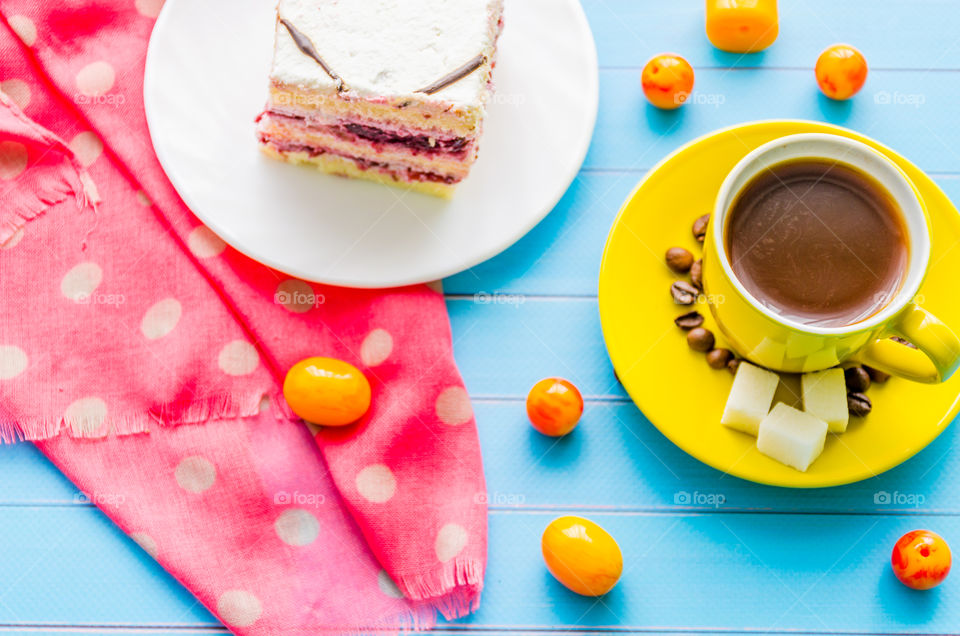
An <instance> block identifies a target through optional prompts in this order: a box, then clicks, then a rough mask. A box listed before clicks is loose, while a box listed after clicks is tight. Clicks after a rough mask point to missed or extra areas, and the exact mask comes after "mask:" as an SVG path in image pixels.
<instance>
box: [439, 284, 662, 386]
mask: <svg viewBox="0 0 960 636" xmlns="http://www.w3.org/2000/svg"><path fill="white" fill-rule="evenodd" d="M664 293H666V292H664ZM447 308H448V310H449V312H450V320H451V323H452V325H453V338H454V344H453V350H454V355H455V356H456V358H457V360H458V361H459V364H460V370H461V372H462V373H463V376H464V379H465V381H466V384H467V390H468V391H470V393H471V395H473V396H474V397H503V396H511V397H525V396H526V394H527V391H529V390H530V387H531V386H533V384H534V383H535V382H536V381H537V380H540V379H541V378H545V377H548V376H563V377H567V378H568V379H569V380H571V381H572V382H574V383H575V384H576V385H577V386H578V387H579V388H580V391H581V392H582V393H583V394H584V395H585V396H591V397H625V396H626V393H625V392H624V390H623V388H622V387H621V386H620V384H619V383H618V382H617V380H616V378H615V377H614V374H613V367H612V366H611V364H610V360H609V358H608V357H607V353H606V349H605V348H604V344H603V336H602V332H601V331H600V318H599V315H598V311H597V301H596V299H594V298H583V299H549V300H543V299H539V300H533V299H529V298H528V299H525V302H523V303H520V304H506V303H492V304H480V303H478V302H477V301H476V300H474V299H472V298H465V299H451V300H449V301H448V302H447ZM505 343H509V351H506V350H504V345H505Z"/></svg>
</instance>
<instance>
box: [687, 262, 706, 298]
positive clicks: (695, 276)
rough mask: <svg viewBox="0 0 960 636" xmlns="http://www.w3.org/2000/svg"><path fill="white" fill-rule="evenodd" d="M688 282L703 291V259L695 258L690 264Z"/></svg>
mask: <svg viewBox="0 0 960 636" xmlns="http://www.w3.org/2000/svg"><path fill="white" fill-rule="evenodd" d="M690 284H692V285H693V286H694V287H696V288H697V289H699V290H700V291H703V260H702V259H697V260H696V261H694V263H693V265H691V266H690Z"/></svg>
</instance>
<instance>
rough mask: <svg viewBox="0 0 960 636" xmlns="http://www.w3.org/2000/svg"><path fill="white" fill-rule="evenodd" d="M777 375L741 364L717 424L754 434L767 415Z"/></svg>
mask: <svg viewBox="0 0 960 636" xmlns="http://www.w3.org/2000/svg"><path fill="white" fill-rule="evenodd" d="M779 382H780V376H778V375H777V374H776V373H773V372H772V371H767V370H766V369H761V368H760V367H755V366H753V365H752V364H749V363H747V362H741V363H740V366H739V367H738V368H737V375H736V377H735V378H733V387H731V389H730V395H729V397H727V405H726V407H724V409H723V416H722V417H721V418H720V423H721V424H723V425H724V426H726V427H729V428H732V429H734V430H737V431H742V432H744V433H749V434H750V435H756V434H757V430H759V428H760V422H761V421H762V420H763V418H764V417H766V416H767V413H768V412H770V404H771V403H772V402H773V394H774V393H776V392H777V384H779Z"/></svg>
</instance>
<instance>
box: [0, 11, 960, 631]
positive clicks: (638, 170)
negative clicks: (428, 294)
mask: <svg viewBox="0 0 960 636" xmlns="http://www.w3.org/2000/svg"><path fill="white" fill-rule="evenodd" d="M583 4H584V8H585V9H586V11H587V14H588V17H589V19H590V23H591V25H592V27H593V30H594V34H595V36H596V40H597V45H598V49H599V54H600V66H601V70H600V93H601V94H600V117H599V121H598V124H597V129H596V136H595V138H594V141H593V146H592V148H591V150H590V153H589V156H588V157H587V160H586V164H585V165H584V168H583V170H582V171H581V173H580V174H579V176H578V177H577V179H576V181H575V183H574V184H573V186H572V187H571V188H570V191H569V192H568V193H567V195H566V196H565V197H564V199H563V201H562V202H561V203H560V204H559V206H558V207H557V209H556V210H554V212H553V213H552V214H551V215H550V216H549V217H548V218H547V219H546V220H545V221H544V222H543V223H541V224H540V226H538V227H537V228H536V229H535V230H534V231H533V232H531V233H530V235H529V236H527V237H526V238H525V239H523V240H522V241H520V242H519V243H518V244H517V245H516V246H514V247H513V248H512V249H510V250H509V251H507V252H506V253H505V254H503V255H501V256H499V257H498V258H495V259H494V260H492V261H490V262H488V263H485V264H483V265H481V266H478V267H476V268H474V269H472V270H471V271H468V272H465V273H463V274H460V275H458V276H455V277H453V278H451V279H449V280H447V281H446V282H445V288H446V291H447V294H448V306H449V309H450V315H451V319H452V321H453V331H454V339H455V350H456V356H457V359H458V361H459V363H460V366H461V369H462V371H463V374H464V376H465V378H466V382H467V386H468V388H469V389H470V392H471V394H472V395H473V398H474V404H475V408H476V412H477V418H478V421H479V426H480V437H481V442H482V444H483V451H484V458H485V464H486V473H487V480H488V484H489V489H490V493H491V515H490V565H489V571H488V574H487V581H486V590H485V592H484V601H483V606H482V608H481V610H480V611H479V612H478V613H477V614H476V615H474V616H472V617H470V618H469V619H467V620H463V621H459V622H456V623H451V624H447V625H444V626H442V630H441V632H442V633H462V632H464V631H468V632H469V631H476V632H477V633H485V634H488V633H505V632H509V633H512V634H521V633H537V634H548V633H554V632H565V633H568V632H571V631H575V632H584V633H586V632H600V631H623V632H635V633H644V634H661V633H662V634H667V633H696V634H714V633H723V634H730V633H734V634H736V633H754V632H763V633H779V632H784V633H786V632H790V633H792V634H796V633H800V634H808V633H809V634H812V633H818V634H837V633H843V634H888V633H896V634H899V633H911V634H957V633H960V574H954V580H948V582H947V583H946V584H945V585H943V586H942V587H941V588H940V589H937V590H934V591H932V592H928V593H916V592H912V591H910V590H907V589H906V588H904V587H903V586H901V585H900V584H899V583H898V582H897V581H896V580H895V579H894V577H893V575H892V573H891V572H890V567H889V553H890V549H891V547H892V545H893V542H894V541H895V540H896V539H897V537H899V536H900V535H901V534H902V533H903V532H906V531H907V530H911V529H914V528H918V527H928V528H930V529H933V530H935V531H937V532H939V533H940V534H942V535H943V536H944V537H946V538H947V540H948V541H951V542H952V543H953V545H954V547H955V548H957V549H960V451H954V449H953V445H954V443H955V442H956V440H957V435H958V433H957V430H956V427H951V428H950V429H948V430H947V431H946V432H945V433H944V434H943V435H942V436H941V437H940V438H939V439H938V440H937V441H936V442H934V443H933V444H932V445H931V446H930V447H928V448H927V449H926V450H924V451H923V452H921V453H920V454H919V455H917V456H916V457H915V458H914V459H912V460H910V461H909V462H907V463H906V464H905V465H903V466H900V467H899V468H896V469H894V470H891V471H890V472H888V473H886V474H884V475H881V476H879V477H876V478H874V479H871V480H869V481H865V482H861V483H858V484H854V485H850V486H846V487H842V488H833V489H827V490H818V491H788V490H780V489H775V488H770V487H763V486H758V485H755V484H751V483H747V482H743V481H740V480H738V479H736V478H733V477H729V476H725V475H723V474H721V473H719V472H717V471H715V470H713V469H711V468H708V467H706V466H704V465H702V464H700V463H699V462H697V461H696V460H694V459H691V458H690V457H688V456H686V455H685V454H684V453H683V452H681V451H680V450H678V449H677V448H675V447H674V446H672V445H671V444H670V442H668V441H667V440H666V439H665V438H664V437H663V436H661V435H660V433H658V432H657V431H656V430H655V429H654V428H653V427H652V426H651V425H650V424H649V422H647V421H646V420H645V419H644V417H643V415H642V414H641V413H640V412H638V411H637V410H636V408H635V407H634V406H633V405H632V403H631V402H630V401H629V400H628V399H627V397H626V395H625V394H624V393H623V391H622V389H621V388H620V387H619V386H618V385H617V383H616V381H615V379H614V377H613V372H612V369H611V366H610V363H609V361H608V359H607V357H606V353H605V351H604V346H603V341H602V337H601V333H600V326H599V322H598V317H597V297H596V294H597V285H596V279H597V272H598V267H599V263H600V255H601V250H602V248H603V242H604V238H605V236H606V233H607V231H608V229H609V227H610V224H611V223H612V221H613V219H614V216H615V215H616V212H617V209H618V207H619V205H620V203H621V201H622V200H623V199H624V198H625V197H626V195H627V194H628V193H629V191H630V190H631V188H632V187H633V185H634V184H635V183H636V182H637V180H638V179H639V178H640V177H641V176H642V175H643V173H644V171H646V170H647V169H648V168H650V167H651V166H653V165H654V164H655V163H656V162H657V161H658V160H659V159H660V158H661V157H663V155H665V154H666V153H668V152H669V151H671V150H673V149H674V148H676V147H677V146H678V145H680V144H682V143H684V142H686V141H689V140H691V139H693V138H695V137H697V136H699V135H702V134H704V133H706V132H709V131H710V130H713V129H716V128H720V127H723V126H727V125H730V124H734V123H738V122H743V121H748V120H755V119H768V118H806V119H815V120H823V121H828V122H832V123H836V124H841V125H844V126H848V127H851V128H854V129H856V130H858V131H861V132H863V133H866V134H868V135H871V136H873V137H875V138H877V139H878V140H880V141H881V142H884V143H886V144H889V145H890V146H892V147H893V148H895V149H897V150H898V151H900V152H902V153H903V154H905V155H906V156H907V157H908V158H910V159H912V160H913V161H914V162H916V163H917V164H919V165H920V166H921V167H922V168H924V169H925V170H927V171H928V172H929V173H930V174H931V175H933V177H934V179H935V180H936V181H937V183H939V184H940V186H941V187H942V188H943V189H944V190H945V191H946V192H947V194H948V195H950V196H951V197H952V198H953V199H954V201H958V202H960V125H958V117H960V4H958V3H957V2H956V1H952V0H924V1H911V2H902V1H894V0H843V1H837V0H781V5H782V6H781V33H780V38H779V40H778V41H777V43H776V44H775V45H774V46H773V47H772V48H771V49H770V50H768V51H767V52H765V53H762V54H756V55H752V56H737V55H731V54H727V53H722V52H719V51H716V50H714V49H713V48H711V47H710V46H709V44H708V42H707V41H706V38H705V37H704V35H703V16H702V12H703V3H702V2H701V1H700V0H683V1H680V0H672V1H670V2H652V1H648V0H583ZM835 42H849V43H851V44H854V45H855V46H857V47H858V48H860V49H861V50H862V51H863V52H864V54H865V55H866V57H867V60H868V61H869V63H870V64H871V69H870V77H869V79H868V81H867V85H866V87H865V88H864V90H863V92H862V93H861V94H860V95H859V96H857V98H856V99H854V100H853V101H851V102H848V103H834V102H831V101H829V100H827V99H826V98H823V97H822V96H820V95H819V93H818V91H817V88H816V85H815V82H814V78H813V71H812V66H813V63H814V61H815V60H816V57H817V54H818V53H819V51H820V50H821V49H823V48H824V47H825V46H827V45H829V44H832V43H835ZM663 51H674V52H677V53H680V54H682V55H684V56H686V57H687V59H689V60H690V62H691V63H692V64H693V65H694V67H695V69H696V74H697V78H696V79H697V84H696V89H695V90H696V94H697V98H696V99H695V100H694V102H693V103H690V104H688V105H686V106H685V107H684V108H683V109H681V110H680V111H679V112H673V113H663V112H659V111H657V110H655V109H653V108H651V107H649V106H647V105H646V103H645V102H644V100H643V96H642V94H641V91H640V81H639V75H640V68H641V66H642V65H643V63H644V62H645V61H646V59H647V58H649V57H650V56H651V55H653V54H655V53H659V52H663ZM691 178H696V177H695V175H691ZM549 375H562V376H566V377H568V378H570V379H571V380H573V381H574V382H576V383H577V384H578V385H579V387H580V389H581V390H582V391H583V393H584V395H585V397H586V398H587V407H586V411H585V414H584V417H583V421H582V423H581V425H580V428H579V430H578V431H577V433H576V434H575V435H572V436H570V438H568V439H563V440H560V441H559V442H555V441H553V440H549V439H546V438H544V437H541V436H540V435H538V434H537V433H535V432H533V430H532V429H531V428H530V427H529V425H528V424H527V422H526V417H525V413H524V408H523V399H524V396H525V394H526V392H527V390H528V389H529V387H530V386H531V385H532V384H533V383H534V382H535V381H536V380H538V379H540V378H542V377H545V376H549ZM909 425H910V422H904V426H909ZM887 502H891V503H887ZM568 513H577V514H583V515H588V516H590V517H592V518H593V519H595V520H596V521H598V522H599V523H601V524H602V525H603V526H605V527H606V528H607V529H609V530H610V531H611V533H612V534H613V535H614V536H615V537H616V538H617V539H618V541H619V542H620V545H621V547H622V549H623V552H624V556H625V571H624V577H623V580H622V582H621V583H620V585H618V586H617V587H616V588H615V590H614V591H613V592H612V593H611V594H609V595H608V596H606V597H605V598H603V599H600V600H591V599H585V598H580V597H576V596H574V595H572V594H570V593H568V592H567V591H566V590H565V589H564V588H562V587H561V586H560V585H559V584H558V583H556V582H555V581H554V580H553V579H552V578H551V577H550V575H549V574H548V573H547V572H546V571H545V569H544V567H543V564H542V562H541V558H540V555H539V540H540V534H541V532H542V530H543V528H544V526H545V525H546V524H547V523H548V522H549V520H550V519H552V518H553V517H554V516H556V515H557V514H568ZM958 556H960V553H958ZM221 631H223V629H222V628H221V627H219V625H218V623H217V621H216V620H215V619H214V618H213V617H212V616H211V615H210V614H209V613H207V612H206V611H205V610H204V609H203V608H202V607H201V606H199V605H197V604H196V603H195V601H194V599H193V598H192V597H191V596H190V594H189V593H187V592H186V591H185V590H184V589H183V588H182V587H181V586H180V585H178V584H177V583H176V582H175V581H174V580H173V579H172V578H171V577H169V576H168V575H167V574H165V573H164V571H163V570H162V569H161V568H159V567H158V566H157V565H156V564H155V563H154V562H153V561H152V560H151V559H150V557H148V556H147V555H146V554H144V553H143V552H142V551H141V550H140V549H139V548H138V547H137V546H136V545H135V544H134V543H133V542H132V541H131V540H129V539H128V538H127V537H126V536H125V535H124V534H123V533H122V532H120V531H119V530H117V529H116V528H115V527H114V526H113V525H112V524H111V523H110V522H109V521H108V520H107V519H106V517H104V516H103V515H102V514H100V513H99V512H98V511H97V509H96V508H94V507H93V506H91V505H90V504H89V503H86V502H85V501H84V500H83V498H82V497H80V496H78V494H77V492H76V489H75V488H74V487H73V486H72V485H71V484H70V483H69V482H68V481H67V480H66V479H64V478H63V477H62V476H60V475H59V474H58V473H57V471H56V470H55V469H54V468H53V467H52V466H51V465H50V464H49V463H47V462H46V461H45V460H44V459H43V458H42V457H41V455H40V454H39V453H38V452H37V451H36V450H35V449H34V448H33V447H32V446H30V445H28V444H23V445H18V446H14V447H2V448H0V633H31V634H81V633H98V634H117V635H120V634H147V633H149V634H181V635H184V636H193V635H195V634H209V633H217V632H221Z"/></svg>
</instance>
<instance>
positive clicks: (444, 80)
mask: <svg viewBox="0 0 960 636" xmlns="http://www.w3.org/2000/svg"><path fill="white" fill-rule="evenodd" d="M486 63H487V56H486V55H484V54H483V53H481V54H480V55H478V56H477V57H475V58H473V59H472V60H470V61H469V62H467V63H466V64H464V65H463V66H461V67H460V68H458V69H457V70H455V71H453V72H452V73H450V74H449V75H445V76H443V77H441V78H440V79H438V80H437V81H436V82H434V83H433V84H431V85H430V86H427V87H426V88H421V89H420V90H418V91H415V92H417V93H426V94H427V95H433V94H434V93H436V92H438V91H441V90H443V89H445V88H446V87H447V86H450V85H451V84H455V83H457V82H459V81H460V80H462V79H463V78H464V77H466V76H467V75H470V73H473V72H474V71H476V70H477V69H478V68H480V67H481V66H483V65H484V64H486Z"/></svg>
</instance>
